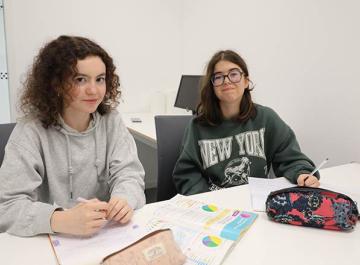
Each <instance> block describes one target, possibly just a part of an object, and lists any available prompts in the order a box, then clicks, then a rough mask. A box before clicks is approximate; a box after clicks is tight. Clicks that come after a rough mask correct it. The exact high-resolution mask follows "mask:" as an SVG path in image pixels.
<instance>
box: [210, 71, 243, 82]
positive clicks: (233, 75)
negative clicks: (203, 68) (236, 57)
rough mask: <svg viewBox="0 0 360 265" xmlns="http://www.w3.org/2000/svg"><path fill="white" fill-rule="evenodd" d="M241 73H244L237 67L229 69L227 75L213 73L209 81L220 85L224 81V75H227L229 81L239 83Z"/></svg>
mask: <svg viewBox="0 0 360 265" xmlns="http://www.w3.org/2000/svg"><path fill="white" fill-rule="evenodd" d="M243 74H244V73H243V72H241V71H240V69H237V68H234V69H231V70H230V71H229V72H228V74H227V75H223V74H221V73H215V74H213V75H212V77H211V83H212V84H213V85H214V86H221V85H222V84H224V82H225V77H227V78H228V79H229V81H230V82H231V83H239V82H240V81H241V77H242V76H243Z"/></svg>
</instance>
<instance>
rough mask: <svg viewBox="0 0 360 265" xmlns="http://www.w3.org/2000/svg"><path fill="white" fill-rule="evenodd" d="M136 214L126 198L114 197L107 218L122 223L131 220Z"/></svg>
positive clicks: (110, 202)
mask: <svg viewBox="0 0 360 265" xmlns="http://www.w3.org/2000/svg"><path fill="white" fill-rule="evenodd" d="M133 215H134V210H133V209H132V208H131V207H130V205H129V204H128V203H127V201H126V200H125V199H121V198H118V197H112V198H111V199H110V201H109V209H108V213H107V216H106V219H108V220H109V221H110V220H114V221H116V222H119V223H121V224H125V223H127V222H129V221H130V219H131V217H132V216H133Z"/></svg>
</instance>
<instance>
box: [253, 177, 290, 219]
mask: <svg viewBox="0 0 360 265" xmlns="http://www.w3.org/2000/svg"><path fill="white" fill-rule="evenodd" d="M293 186H294V184H292V183H291V182H290V181H288V180H287V179H286V178H274V179H265V178H249V189H250V194H251V205H252V208H253V210H254V211H258V212H265V202H266V198H267V196H268V195H269V193H270V192H272V191H275V190H280V189H284V188H289V187H293Z"/></svg>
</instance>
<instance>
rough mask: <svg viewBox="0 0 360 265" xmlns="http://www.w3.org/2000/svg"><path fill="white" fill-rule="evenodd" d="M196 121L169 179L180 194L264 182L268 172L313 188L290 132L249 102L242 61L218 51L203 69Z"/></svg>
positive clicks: (308, 164)
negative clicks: (253, 180) (256, 180)
mask: <svg viewBox="0 0 360 265" xmlns="http://www.w3.org/2000/svg"><path fill="white" fill-rule="evenodd" d="M201 83H202V85H201V99H200V103H199V106H198V108H197V115H196V117H195V118H194V119H193V120H192V122H191V123H190V124H189V126H188V128H187V129H186V131H185V135H184V139H183V146H182V151H181V153H180V156H179V159H178V161H177V163H176V165H175V169H174V172H173V179H174V183H175V186H176V188H177V190H178V192H179V193H181V194H186V195H190V194H196V193H200V192H206V191H212V190H217V189H222V188H227V187H232V186H237V185H242V184H247V183H248V178H249V177H260V178H267V177H268V175H269V171H270V168H272V169H273V171H274V173H275V175H276V176H278V177H286V178H287V179H289V180H290V181H291V182H292V183H295V184H298V185H300V186H310V187H318V186H319V185H320V183H319V180H318V178H319V174H318V173H316V174H315V176H313V175H310V173H311V172H312V171H313V169H314V168H315V167H314V163H313V162H312V161H311V160H310V159H309V158H308V157H307V156H305V155H304V154H303V153H302V152H301V150H300V147H299V144H298V142H297V140H296V137H295V134H294V132H293V131H292V130H291V128H290V127H289V126H288V125H287V124H286V123H285V122H284V121H283V120H282V119H281V118H280V117H279V116H278V115H277V114H276V113H275V112H274V111H273V110H272V109H271V108H268V107H265V106H262V105H259V104H255V103H254V102H253V101H252V99H251V90H252V89H253V88H252V86H251V85H252V82H251V81H250V77H249V72H248V68H247V65H246V63H245V61H244V60H243V58H241V57H240V56H239V55H238V54H237V53H236V52H234V51H231V50H225V51H219V52H217V53H216V54H214V56H213V57H212V58H211V60H210V62H209V63H208V65H207V68H206V73H205V76H204V77H203V80H202V82H201Z"/></svg>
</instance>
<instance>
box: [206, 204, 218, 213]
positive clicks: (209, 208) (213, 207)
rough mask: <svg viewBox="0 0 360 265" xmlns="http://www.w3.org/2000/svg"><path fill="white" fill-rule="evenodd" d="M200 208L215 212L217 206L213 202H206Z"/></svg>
mask: <svg viewBox="0 0 360 265" xmlns="http://www.w3.org/2000/svg"><path fill="white" fill-rule="evenodd" d="M202 209H203V210H204V211H207V212H216V211H217V209H218V208H217V207H216V206H215V205H213V204H207V205H204V206H203V207H202Z"/></svg>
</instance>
